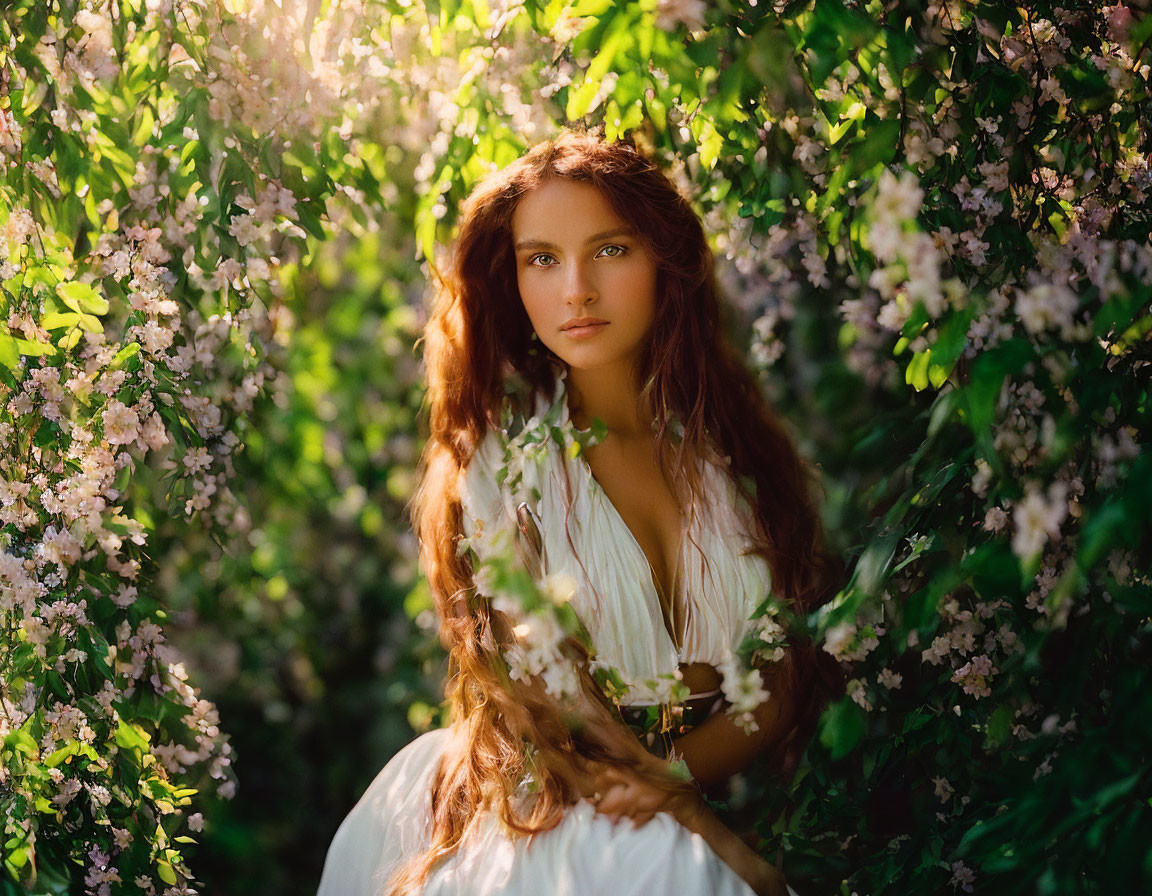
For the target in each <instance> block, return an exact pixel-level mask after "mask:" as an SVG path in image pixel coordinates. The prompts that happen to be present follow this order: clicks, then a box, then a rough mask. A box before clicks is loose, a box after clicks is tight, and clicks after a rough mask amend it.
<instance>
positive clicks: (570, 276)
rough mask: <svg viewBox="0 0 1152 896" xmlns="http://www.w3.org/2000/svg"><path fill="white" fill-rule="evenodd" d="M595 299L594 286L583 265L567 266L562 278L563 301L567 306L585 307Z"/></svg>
mask: <svg viewBox="0 0 1152 896" xmlns="http://www.w3.org/2000/svg"><path fill="white" fill-rule="evenodd" d="M596 298H597V293H596V284H595V283H594V282H593V279H592V276H591V274H590V272H589V271H588V268H587V267H586V266H585V265H582V264H579V263H573V264H569V265H568V270H567V271H566V272H565V277H564V301H565V302H567V303H568V304H569V305H576V306H580V305H587V304H590V303H592V302H595V301H596Z"/></svg>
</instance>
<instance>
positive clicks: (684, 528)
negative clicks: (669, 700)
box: [555, 375, 692, 656]
mask: <svg viewBox="0 0 1152 896" xmlns="http://www.w3.org/2000/svg"><path fill="white" fill-rule="evenodd" d="M558 390H559V394H558V395H557V396H556V398H555V400H556V401H559V402H561V414H562V418H561V419H562V422H563V423H564V424H567V425H569V426H571V427H572V429H574V430H575V431H576V432H578V433H580V434H582V435H584V434H588V433H590V432H591V430H588V429H580V428H579V427H578V426H576V424H575V423H574V422H573V421H572V417H571V414H570V412H569V410H568V394H567V392H568V390H567V382H566V378H565V377H564V376H563V375H561V377H560V378H559V383H558ZM573 459H574V460H575V461H576V463H577V464H578V465H579V466H580V468H581V470H582V472H583V475H584V476H586V477H587V479H588V485H589V488H590V489H591V490H592V491H593V492H594V493H596V494H597V495H598V496H599V498H600V500H601V501H602V502H603V504H604V505H605V506H606V507H607V508H608V514H609V515H610V516H611V517H613V518H614V519H615V520H616V523H617V525H618V527H619V528H620V530H621V531H623V533H624V535H625V538H626V540H627V541H629V542H631V544H632V547H633V548H634V549H635V551H636V554H637V555H638V556H639V557H640V559H641V560H642V561H643V565H644V568H645V569H647V570H648V584H649V586H650V589H649V592H650V595H651V597H652V598H654V599H655V601H656V609H657V611H658V612H659V613H660V618H661V619H662V620H663V623H664V624H663V626H662V628H663V630H664V633H665V634H666V635H667V637H668V639H669V641H670V642H671V644H672V648H673V649H674V650H675V651H676V654H677V656H679V655H680V654H681V653H682V651H683V649H684V642H685V641H686V640H687V638H688V625H689V623H690V621H691V617H692V609H691V603H690V601H689V600H688V599H687V596H685V597H684V599H683V600H682V601H678V598H679V596H680V593H679V592H680V590H681V588H682V582H683V580H684V575H683V571H684V570H683V567H684V551H685V542H686V541H688V529H689V527H690V524H691V517H690V514H689V513H684V512H681V513H680V531H679V534H678V536H677V540H676V553H675V555H674V557H673V561H672V569H671V574H672V580H671V581H670V582H669V590H670V592H671V593H670V594H668V595H664V594H663V589H662V588H661V587H660V582H659V579H658V578H657V576H656V570H655V568H654V567H653V566H652V560H651V559H650V558H649V557H648V553H647V552H646V551H645V550H644V548H643V547H642V546H641V544H640V540H639V539H638V538H637V537H636V535H635V533H634V532H633V531H632V529H631V527H630V526H629V525H628V523H627V522H625V520H624V516H623V515H622V514H621V513H620V511H619V509H618V508H617V507H616V505H615V504H614V503H612V499H611V498H609V497H608V493H607V492H606V491H604V486H602V485H601V484H600V481H599V480H598V479H597V478H596V476H595V474H594V473H593V472H592V465H591V464H589V463H588V458H587V457H585V456H584V453H583V451H580V452H578V453H576V454H575V456H574V458H573ZM664 600H667V602H668V611H667V612H665V610H664ZM678 604H679V605H680V607H679V608H680V609H681V611H682V613H683V616H684V619H683V631H682V632H678V631H677V625H676V623H677V621H678V620H677V618H676V616H675V615H674V614H675V612H676V610H677V605H678Z"/></svg>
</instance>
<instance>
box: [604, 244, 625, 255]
mask: <svg viewBox="0 0 1152 896" xmlns="http://www.w3.org/2000/svg"><path fill="white" fill-rule="evenodd" d="M609 250H615V251H613V252H609ZM600 251H601V252H607V253H608V257H609V258H618V257H619V256H621V255H623V254H624V252H625V251H626V250H625V248H624V247H623V246H605V247H604V248H603V249H601V250H600Z"/></svg>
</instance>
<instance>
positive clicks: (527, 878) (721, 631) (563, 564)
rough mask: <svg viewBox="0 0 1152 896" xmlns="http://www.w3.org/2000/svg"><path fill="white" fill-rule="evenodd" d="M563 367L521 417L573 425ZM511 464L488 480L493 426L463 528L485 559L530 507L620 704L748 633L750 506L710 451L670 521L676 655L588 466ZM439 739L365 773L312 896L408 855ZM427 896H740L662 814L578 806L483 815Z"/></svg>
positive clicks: (441, 734)
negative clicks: (550, 389)
mask: <svg viewBox="0 0 1152 896" xmlns="http://www.w3.org/2000/svg"><path fill="white" fill-rule="evenodd" d="M564 386H565V382H564V377H563V376H561V377H560V378H559V379H558V381H557V387H556V390H555V393H554V394H553V396H551V397H550V398H548V399H544V400H542V401H541V402H540V403H539V405H538V407H537V418H536V419H535V420H533V421H529V427H531V426H533V425H534V424H535V423H538V422H541V421H543V425H545V426H549V427H550V426H552V425H559V426H560V427H561V429H563V428H565V427H570V421H569V417H568V409H567V401H566V396H565V389H564ZM543 445H544V447H543V448H539V449H538V450H530V451H527V452H525V453H524V454H523V456H520V457H518V458H517V459H516V460H515V463H516V465H517V466H518V467H519V468H520V469H522V472H523V481H522V483H520V486H519V487H518V488H517V489H516V494H513V493H511V491H510V490H509V489H506V488H502V487H500V486H498V485H497V481H496V471H497V470H498V469H500V467H501V466H503V465H504V463H505V451H504V446H503V442H502V440H501V438H499V437H498V435H497V434H495V433H490V434H489V436H488V437H487V438H485V439H484V441H483V442H482V443H481V445H480V446H479V448H478V450H477V451H476V453H475V454H474V456H473V458H472V460H471V462H470V463H469V465H468V468H467V469H466V470H465V471H464V473H463V474H462V480H461V482H460V495H461V501H462V504H463V510H464V529H465V535H466V536H467V537H468V538H469V540H470V542H471V546H472V548H473V549H474V550H475V551H476V553H477V555H478V556H480V557H482V558H483V556H484V555H485V553H486V552H487V551H495V550H499V549H501V548H502V547H506V546H507V545H506V543H503V542H502V539H504V538H506V537H508V535H509V533H510V532H511V531H512V526H513V525H514V523H513V521H514V519H515V507H516V504H517V503H518V501H519V500H520V499H522V498H525V497H527V498H529V499H530V500H529V501H528V503H529V505H530V507H531V509H532V511H533V512H534V513H535V514H536V516H537V518H538V519H539V521H540V531H541V534H542V536H543V541H544V551H543V571H544V573H545V574H564V575H567V576H570V577H571V578H572V580H573V581H575V582H576V583H577V586H578V587H577V589H576V591H575V594H574V596H573V599H572V605H573V609H574V610H575V611H576V613H577V615H578V616H579V617H580V618H581V620H582V621H583V622H584V624H585V625H586V626H587V628H588V630H589V634H590V635H591V638H592V643H593V644H594V645H595V647H596V650H597V653H598V662H600V663H602V664H604V665H609V666H613V667H615V668H616V669H617V670H618V671H619V672H620V673H621V675H622V677H623V678H624V680H625V681H626V682H627V683H628V684H629V686H630V690H629V693H628V696H627V697H626V698H625V702H629V703H653V702H660V700H662V699H664V698H665V697H666V694H667V687H668V686H669V684H670V682H671V680H672V676H673V675H674V674H675V672H676V670H677V667H678V666H679V664H680V663H691V662H706V663H711V664H713V665H716V666H719V665H720V664H722V663H723V662H725V660H726V659H728V658H730V657H731V655H732V653H733V651H734V650H735V649H736V648H737V647H738V646H739V644H740V643H741V641H742V640H743V639H744V637H745V635H746V634H747V632H748V630H749V625H750V623H749V616H750V615H751V614H752V612H753V611H754V610H755V609H756V607H757V606H758V605H759V604H760V602H761V601H762V600H763V599H764V598H765V597H766V596H767V594H768V587H769V575H768V567H767V563H766V562H765V561H764V560H763V559H762V558H760V557H758V556H755V555H749V554H745V553H744V549H745V547H746V546H747V543H748V531H749V523H750V517H749V515H748V514H749V511H748V509H747V507H745V506H742V505H741V503H740V501H739V500H738V493H737V492H736V489H735V488H734V486H733V485H732V484H731V482H730V481H729V479H728V477H727V476H726V474H725V473H724V472H723V470H722V469H720V468H719V466H718V464H717V463H716V462H715V461H708V462H705V463H704V464H703V466H702V468H701V472H702V475H703V476H704V482H705V490H704V493H705V494H707V495H709V496H715V497H716V500H714V501H710V502H709V503H708V505H707V506H698V507H695V508H692V509H691V510H690V511H689V512H688V513H687V514H686V515H685V519H684V520H683V529H682V538H681V548H680V555H679V569H678V572H677V576H676V579H677V582H678V585H677V592H678V594H679V595H680V596H681V599H682V600H684V604H685V606H686V607H687V610H688V613H687V621H686V628H685V632H684V639H683V644H682V645H681V647H680V649H677V647H676V645H675V643H674V642H673V640H672V637H671V636H670V635H669V633H668V630H667V628H666V627H665V624H664V621H663V615H662V613H661V609H660V602H659V598H658V594H657V590H656V585H655V582H654V579H653V576H652V571H651V567H650V566H649V565H648V561H647V559H646V558H645V556H644V553H643V551H642V550H641V548H640V546H639V544H638V543H637V542H636V539H635V537H634V536H633V535H632V533H631V532H630V531H629V530H628V528H627V526H626V525H625V524H624V521H623V519H622V518H621V517H620V515H619V513H618V512H617V511H616V510H615V508H614V507H613V506H612V504H611V502H609V501H608V499H607V496H606V495H605V494H604V492H603V491H602V490H601V489H600V488H599V486H598V485H597V483H596V481H595V479H594V478H593V477H592V473H591V469H590V468H589V467H588V465H587V462H586V461H585V460H584V459H583V458H582V457H579V456H574V455H573V453H571V452H568V451H566V450H564V449H563V447H562V446H560V445H558V444H556V443H555V442H553V441H552V440H551V439H549V440H546V441H545V442H544V443H543ZM450 736H451V734H450V732H449V731H447V730H443V731H432V732H429V733H427V734H423V735H421V736H420V737H418V738H416V739H415V740H414V741H413V742H412V743H411V744H409V745H408V746H407V747H405V748H404V749H403V750H401V751H400V753H398V754H397V755H396V756H395V757H394V758H393V759H392V760H391V761H390V762H389V763H388V764H387V765H386V766H385V767H384V769H383V770H382V771H381V772H380V773H379V775H377V777H376V779H375V780H374V781H373V782H372V784H371V785H370V786H369V788H368V790H367V791H366V792H365V793H364V795H363V796H362V797H361V799H360V801H359V802H358V803H357V804H356V806H355V807H354V808H353V809H352V811H351V812H350V813H349V815H348V816H347V817H346V818H345V819H344V822H343V823H342V824H341V826H340V828H339V830H338V831H337V833H336V836H335V838H334V839H333V841H332V844H331V845H330V847H329V849H328V855H327V859H326V862H325V866H324V872H323V876H322V878H321V882H320V888H319V892H318V896H378V894H380V893H382V892H383V890H384V886H385V882H386V879H387V877H388V875H389V874H390V872H391V871H392V870H393V869H394V868H395V867H396V866H397V864H398V863H399V862H400V861H401V860H402V859H403V858H405V857H407V856H409V855H411V854H412V853H413V851H414V850H417V849H419V848H420V847H421V846H422V844H423V843H424V842H425V840H424V838H425V837H426V836H427V835H428V830H429V813H430V802H431V801H430V787H431V780H432V776H433V775H434V774H435V770H436V766H437V763H438V761H439V759H440V756H441V754H442V752H443V750H444V749H445V745H446V744H447V742H448V740H449V738H450ZM424 893H425V896H539V894H562V896H596V894H608V893H610V894H612V896H632V894H635V896H652V894H663V893H676V894H684V896H695V894H699V896H705V894H708V896H751V894H752V890H751V888H750V887H749V886H748V885H747V884H745V883H744V881H743V880H741V879H740V878H739V877H738V876H737V875H736V874H735V872H733V871H732V870H731V869H730V868H729V867H728V866H727V865H725V864H724V863H723V862H722V861H721V860H720V859H719V858H718V857H717V856H716V854H715V853H714V852H713V851H712V850H711V848H710V847H709V846H708V845H707V843H706V842H705V841H704V840H703V838H701V837H700V836H699V835H697V834H693V833H691V832H690V831H688V830H687V829H685V828H683V827H681V826H680V825H679V824H678V823H677V822H675V821H674V820H673V819H672V818H671V816H669V815H665V814H660V815H657V816H656V818H654V819H653V820H652V821H650V822H648V823H647V824H645V825H643V826H642V827H640V828H633V827H632V825H631V823H630V822H628V821H622V822H620V823H617V824H613V822H611V821H610V820H609V819H607V818H606V817H604V816H603V815H600V814H598V813H596V812H595V811H594V810H593V808H592V806H591V805H589V804H587V803H584V802H580V803H577V804H576V805H575V806H573V807H572V808H571V809H570V810H569V811H568V812H567V814H566V815H565V817H564V819H563V821H562V822H561V823H560V824H559V825H558V826H557V827H556V828H554V829H553V830H551V831H547V832H545V833H543V834H539V835H536V836H535V837H533V838H531V840H528V839H525V838H510V837H508V836H506V835H505V834H504V833H503V832H502V831H501V830H500V829H499V826H498V824H497V822H496V821H495V820H493V821H492V823H491V824H490V825H489V826H488V827H486V828H485V829H484V831H483V832H482V834H481V835H480V837H479V838H478V839H477V840H475V841H474V842H472V843H471V844H470V845H469V846H468V847H466V848H463V849H461V850H460V851H459V852H458V853H457V854H456V855H454V856H453V857H452V858H451V859H450V860H448V861H447V862H445V863H444V864H442V865H441V866H439V867H438V868H437V869H436V871H435V872H434V873H433V875H432V876H431V878H430V879H429V881H428V883H427V885H426V887H425V890H424Z"/></svg>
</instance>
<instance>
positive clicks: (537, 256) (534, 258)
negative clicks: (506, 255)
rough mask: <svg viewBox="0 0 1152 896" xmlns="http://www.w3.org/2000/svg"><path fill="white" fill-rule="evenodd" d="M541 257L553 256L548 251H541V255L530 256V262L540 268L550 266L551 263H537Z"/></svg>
mask: <svg viewBox="0 0 1152 896" xmlns="http://www.w3.org/2000/svg"><path fill="white" fill-rule="evenodd" d="M541 258H552V256H551V255H549V254H548V253H547V252H541V253H540V254H539V255H533V256H532V257H531V258H529V259H528V264H530V265H535V266H536V267H538V268H546V267H549V265H547V264H536V262H537V260H538V259H541Z"/></svg>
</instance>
